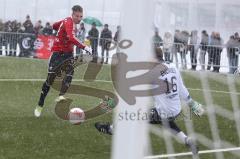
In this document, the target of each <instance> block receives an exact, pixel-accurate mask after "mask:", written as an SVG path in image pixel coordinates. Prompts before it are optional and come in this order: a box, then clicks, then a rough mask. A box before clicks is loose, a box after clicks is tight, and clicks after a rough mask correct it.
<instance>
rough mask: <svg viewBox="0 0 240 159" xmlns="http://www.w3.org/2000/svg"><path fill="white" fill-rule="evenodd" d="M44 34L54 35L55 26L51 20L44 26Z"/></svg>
mask: <svg viewBox="0 0 240 159" xmlns="http://www.w3.org/2000/svg"><path fill="white" fill-rule="evenodd" d="M42 34H43V35H52V34H53V28H52V26H51V25H50V23H49V22H47V23H46V25H45V27H44V28H43V30H42Z"/></svg>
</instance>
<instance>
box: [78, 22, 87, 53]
mask: <svg viewBox="0 0 240 159" xmlns="http://www.w3.org/2000/svg"><path fill="white" fill-rule="evenodd" d="M76 35H77V38H78V39H79V40H80V41H81V42H82V43H84V41H85V37H86V29H85V26H84V23H81V24H80V28H79V29H78V30H77V33H76ZM76 54H77V55H82V49H80V48H79V47H77V48H76Z"/></svg>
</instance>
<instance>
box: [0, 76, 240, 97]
mask: <svg viewBox="0 0 240 159" xmlns="http://www.w3.org/2000/svg"><path fill="white" fill-rule="evenodd" d="M45 80H46V79H0V82H43V81H45ZM73 81H75V82H108V83H112V81H106V80H93V81H91V80H89V81H88V80H83V79H73ZM188 89H189V90H193V91H203V89H199V88H188ZM205 91H209V92H215V93H225V94H236V95H240V92H227V91H217V90H205Z"/></svg>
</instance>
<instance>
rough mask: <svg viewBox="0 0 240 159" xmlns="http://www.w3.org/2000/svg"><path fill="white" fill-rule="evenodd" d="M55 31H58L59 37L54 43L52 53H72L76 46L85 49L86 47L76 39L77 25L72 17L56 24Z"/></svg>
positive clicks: (54, 25)
mask: <svg viewBox="0 0 240 159" xmlns="http://www.w3.org/2000/svg"><path fill="white" fill-rule="evenodd" d="M53 29H54V30H56V31H57V35H56V38H55V40H54V43H53V47H52V52H60V53H72V52H73V46H74V45H76V46H77V47H79V48H81V49H84V48H85V45H83V44H82V43H81V42H80V41H79V40H78V39H77V38H76V37H75V24H74V23H73V20H72V17H67V18H65V19H64V20H61V21H59V22H56V23H54V24H53Z"/></svg>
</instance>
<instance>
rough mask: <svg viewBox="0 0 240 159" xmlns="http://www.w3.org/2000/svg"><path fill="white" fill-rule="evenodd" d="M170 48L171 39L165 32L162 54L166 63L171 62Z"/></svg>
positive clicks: (170, 35) (168, 33)
mask: <svg viewBox="0 0 240 159" xmlns="http://www.w3.org/2000/svg"><path fill="white" fill-rule="evenodd" d="M172 46H173V37H172V34H171V33H170V32H166V33H165V34H164V37H163V52H164V60H165V61H168V62H172V60H173V57H172V55H173V54H172Z"/></svg>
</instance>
